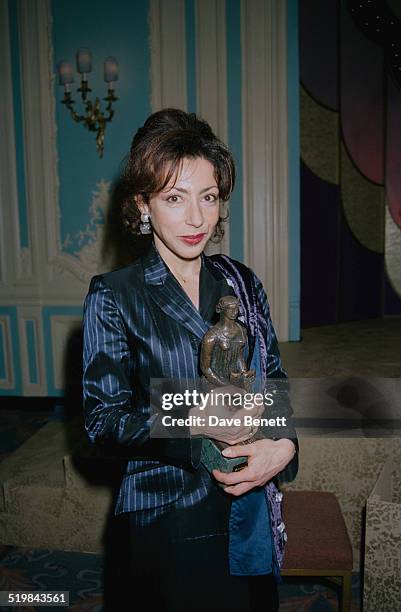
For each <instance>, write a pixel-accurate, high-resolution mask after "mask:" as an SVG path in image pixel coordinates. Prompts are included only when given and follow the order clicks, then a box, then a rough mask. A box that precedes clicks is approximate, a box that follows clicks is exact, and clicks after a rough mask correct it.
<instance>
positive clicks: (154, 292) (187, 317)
mask: <svg viewBox="0 0 401 612" xmlns="http://www.w3.org/2000/svg"><path fill="white" fill-rule="evenodd" d="M142 266H143V274H144V283H145V285H146V288H147V291H148V293H149V295H150V297H151V299H152V301H153V303H154V304H155V305H157V306H158V307H159V308H160V309H161V310H162V311H163V312H164V313H165V314H166V315H167V316H168V317H171V318H172V319H174V320H175V321H177V323H179V324H181V325H183V326H184V327H186V328H187V329H188V331H190V332H191V333H193V334H195V336H197V337H198V338H203V336H204V334H205V333H206V332H207V330H208V325H207V324H206V323H205V322H204V320H203V319H202V317H201V315H200V313H199V311H198V310H197V309H196V308H195V306H194V305H193V303H192V301H191V300H190V298H189V297H188V296H187V294H186V293H185V291H184V290H183V289H182V287H181V285H180V284H179V282H178V281H177V280H176V278H175V277H174V276H173V274H172V273H171V272H170V270H169V269H168V267H167V265H166V264H165V262H164V260H163V259H162V257H161V256H160V254H159V252H158V251H157V249H156V247H155V245H154V243H152V245H151V247H150V249H149V251H148V253H147V254H146V255H145V256H144V257H143V258H142Z"/></svg>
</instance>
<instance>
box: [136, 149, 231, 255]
mask: <svg viewBox="0 0 401 612" xmlns="http://www.w3.org/2000/svg"><path fill="white" fill-rule="evenodd" d="M173 183H174V177H173V179H172V180H171V181H170V183H169V184H168V185H167V186H166V188H165V189H164V190H163V191H161V192H160V193H157V194H155V195H154V196H152V197H151V198H150V201H149V206H147V205H146V204H145V203H142V204H141V205H140V209H141V212H149V213H150V221H151V224H152V228H153V235H154V240H155V244H156V247H157V248H158V250H159V252H160V253H161V255H165V254H168V253H166V249H167V251H169V252H170V253H173V254H174V255H176V256H177V257H179V258H180V259H187V260H188V259H194V258H196V257H198V256H199V255H200V253H201V252H202V251H203V249H204V248H205V245H206V243H207V241H208V240H209V238H210V237H211V235H212V234H213V231H214V228H215V226H216V224H217V222H218V220H219V189H218V186H217V182H216V179H215V177H214V168H213V165H212V164H211V163H210V162H209V161H207V160H206V159H204V158H203V157H197V158H195V159H191V158H184V159H183V163H182V168H181V172H179V173H178V175H177V180H176V181H175V184H174V186H173ZM138 204H139V203H138Z"/></svg>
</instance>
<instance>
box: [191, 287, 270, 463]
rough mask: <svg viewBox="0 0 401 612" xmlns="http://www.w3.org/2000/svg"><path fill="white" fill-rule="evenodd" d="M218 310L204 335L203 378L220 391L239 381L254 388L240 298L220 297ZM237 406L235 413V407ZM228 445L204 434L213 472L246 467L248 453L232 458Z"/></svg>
mask: <svg viewBox="0 0 401 612" xmlns="http://www.w3.org/2000/svg"><path fill="white" fill-rule="evenodd" d="M216 312H217V313H219V315H220V318H219V321H218V322H217V323H216V325H213V326H212V327H211V328H210V329H209V330H208V331H207V332H206V333H205V335H204V336H203V338H202V344H201V357H200V368H201V371H202V374H203V380H204V381H207V382H208V383H209V384H210V385H212V386H213V388H214V391H217V392H218V387H220V386H225V385H236V386H237V387H240V388H242V389H244V391H245V392H250V391H251V389H252V385H253V382H254V381H255V370H249V369H248V366H247V364H246V362H245V359H244V349H245V348H246V346H247V342H248V338H247V333H246V329H245V327H244V326H243V325H241V324H240V323H238V322H237V321H236V319H237V316H238V313H239V300H238V298H236V297H234V296H231V295H229V296H225V297H222V298H220V299H219V301H218V302H217V305H216ZM216 387H217V388H216ZM233 410H234V413H233V416H235V408H234V409H233ZM260 437H263V436H262V435H258V433H256V434H255V435H254V436H252V437H251V438H249V439H248V440H246V441H245V442H240V444H249V443H251V442H254V441H255V440H256V439H259V438H260ZM227 446H230V445H229V444H227V443H226V442H221V441H219V440H213V439H211V438H203V440H202V455H201V462H202V463H203V464H204V466H205V467H206V469H207V470H208V471H209V472H210V473H211V472H212V470H213V469H218V470H220V471H222V472H232V471H239V470H241V469H243V468H244V467H246V465H247V457H246V456H242V457H234V458H228V457H224V455H222V454H221V451H222V450H223V449H224V448H226V447H227Z"/></svg>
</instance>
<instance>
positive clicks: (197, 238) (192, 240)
mask: <svg viewBox="0 0 401 612" xmlns="http://www.w3.org/2000/svg"><path fill="white" fill-rule="evenodd" d="M205 236H206V233H203V234H192V235H191V236H179V238H181V240H183V242H185V243H186V244H198V243H199V242H201V240H203V238H204V237H205Z"/></svg>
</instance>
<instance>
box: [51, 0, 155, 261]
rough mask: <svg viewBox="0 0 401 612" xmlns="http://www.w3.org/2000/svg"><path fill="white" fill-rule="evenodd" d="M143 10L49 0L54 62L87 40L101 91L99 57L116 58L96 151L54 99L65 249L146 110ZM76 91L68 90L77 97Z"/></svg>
mask: <svg viewBox="0 0 401 612" xmlns="http://www.w3.org/2000/svg"><path fill="white" fill-rule="evenodd" d="M148 11H149V6H148V2H147V0H135V2H126V0H114V2H113V3H110V2H109V1H106V0H96V2H95V1H94V0H86V1H85V3H84V4H83V3H82V2H80V1H78V0H68V2H60V1H59V0H53V2H52V13H53V45H54V58H55V64H57V63H58V62H59V61H60V60H67V61H69V62H72V63H73V65H74V68H75V52H76V50H77V49H78V48H79V47H88V48H89V49H90V50H91V51H92V54H93V72H92V73H91V74H90V77H89V86H90V87H91V89H93V93H92V94H91V95H92V97H95V95H96V96H99V97H104V96H105V95H106V84H105V82H104V80H103V61H104V59H105V58H106V57H107V56H109V55H113V56H115V57H116V58H117V60H118V62H119V73H120V76H119V80H118V81H117V84H116V95H117V96H118V97H119V100H118V102H116V103H115V110H116V112H115V115H114V118H113V121H112V123H110V124H109V125H108V126H107V128H106V137H105V152H104V156H103V158H102V159H101V158H99V156H98V154H97V151H96V147H95V144H94V140H95V134H94V133H93V132H89V131H87V130H85V131H84V128H83V126H82V125H80V124H77V123H74V122H73V121H72V120H71V118H70V116H69V112H68V111H67V109H66V108H65V107H64V106H63V105H62V104H60V103H59V102H58V103H57V105H56V120H57V147H58V154H59V162H58V174H59V179H60V192H59V203H60V211H61V222H60V224H61V241H62V244H63V250H64V251H66V252H68V253H71V254H73V253H74V252H76V251H79V249H80V246H81V244H80V243H79V240H80V231H81V230H82V229H84V228H85V227H86V225H87V224H88V223H89V221H90V217H89V211H88V203H89V202H90V201H91V199H92V192H93V191H94V190H95V189H96V183H97V182H98V181H99V180H100V179H101V178H103V179H105V180H109V181H112V180H113V179H115V177H116V175H117V173H118V169H119V164H120V162H121V161H122V159H123V157H124V155H126V154H127V152H128V151H129V147H130V144H131V140H132V136H133V134H134V133H135V131H136V130H137V128H138V127H139V126H140V125H142V123H143V122H144V120H145V119H146V117H147V116H148V115H149V114H150V112H151V108H150V81H149V70H150V54H149V25H148ZM55 70H56V66H55ZM75 85H76V83H75V84H74V86H73V87H74V90H75ZM62 95H63V88H62V87H60V86H59V85H58V83H56V84H55V96H56V99H57V100H60V99H61V98H62ZM78 96H79V94H76V93H75V92H74V96H73V97H74V99H76V100H77V101H78V99H79V98H78ZM76 106H77V110H78V108H82V107H80V105H78V103H77V104H76ZM67 237H68V238H69V240H68V242H69V243H68V244H67V243H66V239H67Z"/></svg>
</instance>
